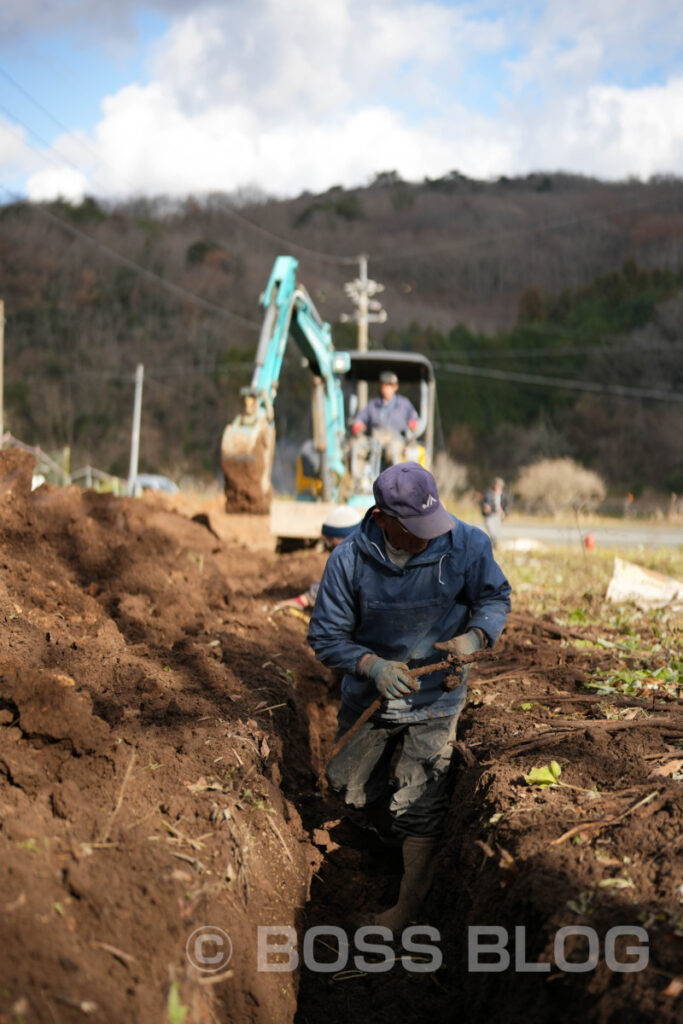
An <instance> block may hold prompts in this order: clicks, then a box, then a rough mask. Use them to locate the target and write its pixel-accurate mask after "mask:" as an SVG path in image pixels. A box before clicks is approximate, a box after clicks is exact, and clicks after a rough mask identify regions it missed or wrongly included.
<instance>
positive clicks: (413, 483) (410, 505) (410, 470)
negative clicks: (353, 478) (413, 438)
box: [373, 462, 455, 540]
mask: <svg viewBox="0 0 683 1024" xmlns="http://www.w3.org/2000/svg"><path fill="white" fill-rule="evenodd" d="M373 491H374V494H375V502H376V504H377V508H378V509H380V510H381V511H382V512H386V514H387V515H389V516H393V517H394V518H395V519H398V521H399V523H400V524H401V526H403V527H404V528H405V529H406V530H409V531H410V533H412V534H413V535H414V536H415V537H419V538H420V540H433V539H434V537H440V536H441V534H442V533H448V531H449V530H452V529H453V526H454V525H455V521H454V519H453V516H452V515H450V514H449V513H448V512H447V511H446V509H445V508H444V507H443V505H442V504H441V502H440V501H439V492H438V491H437V489H436V480H435V479H434V477H433V476H432V474H431V473H430V472H429V471H428V470H426V469H425V468H424V467H423V466H420V465H419V464H418V463H417V462H399V463H397V464H396V465H395V466H389V468H388V469H385V470H384V472H383V473H380V475H379V476H378V477H377V479H376V480H375V482H374V484H373Z"/></svg>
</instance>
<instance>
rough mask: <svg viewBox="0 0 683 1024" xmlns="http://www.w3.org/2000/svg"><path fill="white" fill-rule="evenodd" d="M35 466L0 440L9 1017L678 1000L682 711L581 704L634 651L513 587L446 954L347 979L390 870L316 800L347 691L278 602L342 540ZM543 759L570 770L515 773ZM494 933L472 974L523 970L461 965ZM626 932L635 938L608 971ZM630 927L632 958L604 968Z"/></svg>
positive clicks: (464, 742) (455, 807) (454, 813)
mask: <svg viewBox="0 0 683 1024" xmlns="http://www.w3.org/2000/svg"><path fill="white" fill-rule="evenodd" d="M30 481H31V462H30V460H29V459H28V458H27V457H26V456H25V455H23V454H22V453H19V452H4V453H2V454H0V534H1V536H2V560H1V561H0V623H1V626H2V636H3V643H2V647H1V648H0V687H1V689H0V708H1V710H0V723H1V724H0V880H1V884H0V929H1V934H2V949H3V955H2V960H1V962H0V1021H2V1024H5V1022H7V1024H10V1022H12V1024H14V1022H17V1021H26V1022H30V1021H39V1022H41V1024H43V1022H45V1024H54V1022H58V1024H62V1022H71V1021H82V1020H91V1021H96V1022H121V1021H135V1022H140V1024H152V1022H155V1024H157V1022H159V1021H168V1022H169V1024H176V1022H180V1021H184V1022H185V1024H204V1022H221V1024H222V1022H224V1021H240V1022H241V1021H253V1022H258V1024H260V1022H266V1021H268V1022H277V1024H280V1022H283V1024H284V1022H288V1021H298V1022H300V1024H317V1022H320V1021H323V1020H324V1021H326V1022H330V1024H332V1022H335V1021H342V1020H347V1019H353V1018H354V1017H355V1018H357V1019H363V1020H372V1021H378V1022H381V1021H387V1022H388V1021H393V1022H396V1021H401V1022H402V1021H406V1022H408V1021H418V1020H419V1021H422V1020H424V1019H425V1018H431V1019H432V1020H435V1021H448V1022H450V1021H455V1020H456V1019H459V1018H460V1017H461V1016H462V1015H463V1013H466V1014H467V1016H468V1018H469V1020H471V1021H473V1022H475V1024H476V1022H478V1021H484V1020H486V1021H487V1022H490V1021H511V1022H512V1021H522V1020H524V1021H545V1020H548V1019H550V1018H551V1017H555V1018H557V1019H561V1020H565V1019H566V1020H569V1019H573V1018H574V1017H575V1016H576V1015H577V1014H581V1015H582V1017H583V1019H586V1020H591V1021H600V1022H603V1021H605V1022H607V1021H613V1020H614V1021H616V1020H617V1019H619V1020H623V1019H627V1020H629V1021H641V1020H642V1021H654V1020H655V1019H657V1020H659V1021H664V1022H667V1021H673V1020H674V1019H677V1018H678V1017H679V1013H680V999H679V992H680V990H681V987H682V986H681V983H680V982H679V981H678V980H677V979H678V978H679V977H680V975H681V974H683V964H682V962H681V957H682V948H683V935H682V933H683V927H682V922H681V917H682V916H683V915H682V913H681V903H680V900H681V896H682V894H681V890H680V883H681V872H680V866H681V829H680V824H681V799H680V781H678V780H677V779H676V778H675V776H676V775H677V774H680V757H679V758H678V759H677V754H679V753H680V751H679V748H678V747H677V743H678V742H679V741H680V738H681V737H682V736H683V714H682V713H681V706H680V704H679V703H678V702H676V701H669V702H665V701H664V700H659V699H655V698H656V694H655V697H654V698H653V699H652V700H650V701H648V702H646V706H642V705H641V704H640V703H639V702H638V701H637V700H634V699H631V698H628V699H623V700H620V699H618V698H614V699H610V700H609V701H606V700H604V699H602V698H599V697H597V696H596V695H595V694H588V693H587V692H586V690H585V689H584V688H583V683H584V682H585V680H586V679H587V678H589V677H590V675H591V673H592V672H594V671H595V669H596V666H599V665H600V664H602V665H603V666H604V664H605V663H607V662H609V661H610V659H611V660H613V661H618V659H619V658H620V657H621V655H620V654H619V652H618V648H605V647H601V648H595V647H592V646H590V645H585V646H581V645H580V641H582V640H583V641H584V642H585V641H586V640H589V639H590V638H591V628H590V627H583V628H580V629H572V630H568V629H567V628H565V627H562V626H559V625H557V623H555V622H554V621H552V620H550V619H548V620H539V619H535V618H534V617H533V616H531V615H530V614H529V613H528V612H525V609H524V608H523V607H522V605H521V603H519V602H517V601H516V602H515V606H514V607H515V612H514V614H513V615H512V616H511V618H510V622H509V624H508V627H507V629H506V631H505V633H504V635H503V637H502V639H501V641H500V643H499V645H498V648H497V660H496V661H495V662H491V663H487V664H481V665H480V666H477V671H476V672H475V671H472V672H471V675H470V701H469V704H468V707H467V709H466V712H465V713H464V714H463V716H462V719H461V731H460V742H459V744H458V747H457V748H456V751H455V755H456V756H455V759H454V773H453V797H452V802H451V805H450V810H449V815H448V819H447V824H446V829H445V833H444V836H443V840H442V843H441V847H440V851H439V859H438V870H437V874H436V878H435V882H434V885H433V887H432V891H431V893H430V895H429V897H428V900H427V903H426V905H425V907H424V912H423V915H422V917H423V920H422V921H420V922H419V923H420V924H426V925H429V926H431V927H432V928H434V929H436V930H437V931H438V934H439V938H438V941H436V942H435V946H436V948H437V949H438V953H439V959H440V960H441V963H440V965H439V964H437V962H436V959H435V958H434V954H433V953H431V954H430V953H426V954H425V953H423V955H422V956H419V957H418V956H416V955H414V954H413V956H411V964H410V965H409V966H410V967H415V966H416V965H421V966H423V967H424V966H426V967H427V968H429V969H427V970H424V971H421V972H419V971H415V970H410V969H407V967H406V964H405V962H404V961H403V960H402V956H404V955H405V951H404V950H403V948H402V945H401V941H400V939H399V940H398V941H397V942H396V944H394V945H393V946H392V947H391V949H392V951H393V952H392V954H391V955H390V956H388V957H387V954H386V952H385V953H384V954H378V956H377V957H376V958H375V959H376V961H377V962H379V961H380V960H384V961H387V964H388V969H385V971H384V972H383V973H378V972H376V971H375V970H374V969H365V970H363V969H360V970H359V969H358V968H357V967H356V965H355V964H354V956H355V955H356V950H355V949H354V938H353V927H352V926H351V923H350V922H351V920H352V919H354V918H355V917H356V916H357V915H358V914H361V915H363V914H371V913H372V912H373V911H376V910H378V909H380V908H383V907H385V906H387V905H388V904H389V903H390V902H391V901H392V899H393V897H394V896H395V893H396V890H397V887H398V881H399V877H400V862H399V859H398V856H397V853H396V851H394V850H391V849H389V848H386V847H384V846H383V845H382V844H381V843H380V842H379V840H378V839H377V838H376V837H375V836H374V834H372V833H366V832H364V831H362V830H360V829H358V828H357V827H356V826H355V825H354V824H352V823H351V822H350V821H348V820H347V819H346V818H345V817H344V816H343V814H342V809H341V806H340V804H339V802H338V798H337V797H336V796H335V795H334V794H332V793H330V792H329V790H328V789H327V786H326V783H325V778H324V765H325V761H326V758H327V756H328V755H329V751H330V750H331V747H332V743H333V736H334V727H335V716H336V706H337V703H338V698H339V694H338V690H337V687H336V683H335V680H334V679H333V678H332V676H331V674H330V673H328V672H327V671H326V670H325V669H323V668H321V666H320V665H319V663H317V662H316V660H315V658H314V656H313V654H312V652H311V651H310V649H309V648H308V647H307V645H306V629H307V623H306V622H305V621H304V620H303V619H302V618H301V617H299V616H297V615H294V614H290V613H289V612H278V613H273V611H272V609H273V606H274V605H275V604H277V603H278V602H279V601H281V600H282V599H284V598H286V597H289V596H292V595H294V594H296V593H298V592H299V591H301V590H303V589H304V588H305V587H306V586H308V584H310V583H311V582H312V581H313V580H314V579H316V578H319V576H320V575H321V573H322V570H323V567H324V556H323V555H322V554H321V553H319V552H317V551H314V550H309V551H306V552H303V553H298V554H297V553H292V554H288V555H280V556H278V555H276V554H275V553H274V552H273V551H271V550H269V548H268V546H267V545H264V544H263V527H260V526H259V525H256V526H254V523H253V522H251V523H245V524H242V527H241V533H240V526H239V525H238V526H237V527H236V525H235V520H233V521H232V522H229V521H228V518H229V517H226V516H224V515H223V514H222V513H221V512H220V509H219V507H217V506H216V507H210V508H208V514H207V509H206V508H204V510H203V512H202V513H201V515H200V517H199V518H198V519H197V520H195V521H193V520H192V518H191V515H192V512H193V511H196V510H195V509H192V508H189V507H184V506H182V504H179V503H178V502H176V503H175V507H170V505H171V501H170V499H161V498H156V499H153V500H150V501H139V500H136V501H134V500H131V499H114V498H112V497H110V496H102V495H96V494H93V493H89V492H85V493H82V492H80V491H78V490H77V489H76V488H69V489H65V490H59V489H53V488H49V487H46V486H44V487H41V488H39V489H38V490H37V491H35V492H33V493H31V491H30ZM252 518H253V519H255V518H256V517H252ZM602 635H603V637H604V630H603V634H602ZM552 761H554V762H557V765H558V766H559V767H561V769H562V772H561V775H560V776H559V778H558V779H557V781H558V782H559V783H563V785H554V786H552V787H548V788H540V787H539V786H536V785H531V784H529V783H528V782H526V781H525V778H524V776H525V775H528V774H529V772H530V770H531V769H532V768H534V767H540V766H544V765H549V764H550V763H551V762H552ZM676 766H677V767H678V769H679V770H678V771H677V770H676ZM315 926H318V927H320V928H324V929H327V930H328V931H329V930H330V929H333V928H335V927H336V928H341V929H342V930H343V931H344V933H345V934H347V935H348V938H349V944H350V949H349V952H348V959H347V961H346V962H344V963H342V960H341V959H340V956H339V951H338V949H337V944H336V940H335V933H334V932H332V933H331V934H328V935H327V936H326V935H325V934H322V935H320V938H319V939H318V940H317V941H315V942H314V943H313V942H312V943H310V948H309V951H308V952H309V956H308V960H309V963H308V964H307V963H306V962H305V958H304V957H303V951H304V944H305V941H306V940H305V936H306V934H307V933H310V930H311V929H312V928H313V927H315ZM482 926H487V927H496V928H498V929H499V931H498V939H497V941H498V943H499V945H500V947H501V948H500V949H499V952H498V953H497V954H495V955H489V956H488V957H487V956H483V955H482V956H480V957H479V961H480V962H478V963H477V964H475V965H474V966H479V967H481V966H482V964H483V963H484V961H487V960H488V961H497V962H498V964H499V966H500V964H501V963H502V964H503V965H504V958H505V952H507V953H509V954H510V957H511V963H510V965H509V966H507V967H506V969H505V970H498V971H492V970H472V969H471V968H472V966H473V964H472V963H471V962H470V959H471V957H472V953H473V950H472V940H471V931H470V929H471V928H473V927H482ZM577 926H580V927H582V928H583V929H584V934H583V935H581V934H578V933H577ZM259 927H261V928H263V927H270V928H271V929H277V928H278V927H279V928H282V929H285V930H288V934H289V936H290V937H291V936H292V935H295V936H296V937H297V943H298V944H297V949H298V953H299V954H301V955H300V959H301V961H302V962H301V963H300V965H299V967H298V968H297V969H296V970H294V971H290V970H279V971H274V970H272V969H265V970H264V969H261V970H259V966H261V967H262V968H264V967H265V968H268V967H270V968H272V967H273V966H275V965H277V961H278V960H279V961H280V966H285V967H287V966H288V964H287V962H286V961H287V957H286V956H284V955H281V956H279V957H274V956H272V955H270V956H268V955H266V956H265V958H264V957H263V949H261V954H262V961H261V963H260V964H259V945H258V931H257V929H258V928H259ZM516 927H517V928H524V929H525V934H524V942H523V947H524V948H523V960H521V961H520V962H519V963H518V965H517V969H515V953H516V952H517V955H518V956H520V955H521V954H520V948H521V946H522V942H521V938H520V934H519V933H517V939H518V941H517V943H516V944H515V928H516ZM567 927H571V934H570V935H569V936H568V937H567V938H566V939H565V940H564V941H563V943H562V944H561V946H559V947H558V946H557V944H556V941H555V939H556V936H557V933H558V932H559V930H560V929H562V928H567ZM615 927H622V928H626V929H627V930H628V929H630V930H633V928H634V927H639V928H642V929H643V930H644V931H645V933H646V935H647V941H646V943H644V942H643V940H642V939H641V940H638V939H634V938H633V937H631V938H629V937H628V936H623V937H621V938H619V939H618V940H617V941H616V943H615V949H614V956H613V957H611V958H609V957H607V956H606V948H605V946H606V943H605V940H606V936H607V934H608V932H609V930H610V929H612V928H615ZM201 929H204V931H203V932H202V931H200V930H201ZM503 929H504V932H503V931H502V930H503ZM591 929H592V933H594V934H595V935H596V936H597V939H598V941H599V946H600V948H599V957H598V961H597V963H596V964H593V963H592V962H590V961H589V962H588V966H589V967H590V968H591V969H590V970H584V971H583V972H580V973H579V972H577V970H576V969H575V968H576V967H578V966H581V964H585V963H586V962H587V959H588V950H587V943H588V942H589V940H590V941H592V939H590V934H592V933H591V931H590V930H591ZM586 930H588V933H589V934H586ZM501 935H507V944H506V947H505V949H503V948H502V944H503V939H502V938H501ZM486 941H489V942H490V941H492V939H491V938H490V937H489V938H488V939H487V940H486ZM638 944H640V945H641V946H643V945H646V947H647V964H646V965H642V964H640V965H638V966H643V969H642V970H637V971H627V972H623V971H620V970H618V969H614V968H615V966H616V967H618V966H619V965H620V964H622V963H623V962H627V961H629V960H634V959H636V958H637V957H635V956H633V955H631V956H629V954H628V953H627V952H626V946H631V947H634V946H636V945H638ZM558 952H559V954H560V959H559V963H558V955H557V954H558ZM230 954H231V955H230ZM392 956H395V959H393V960H392ZM228 957H229V959H228ZM501 958H502V959H501ZM562 958H564V959H562ZM368 960H369V961H370V962H371V965H370V966H371V967H372V966H374V964H373V963H372V961H373V958H372V957H368ZM608 960H609V961H610V962H609V963H608ZM641 960H642V950H641ZM535 963H540V964H541V965H545V966H547V967H548V970H547V971H546V970H544V969H543V968H540V969H539V968H532V969H530V968H529V965H533V964H535ZM610 963H611V966H610ZM367 966H368V965H366V967H367ZM385 966H386V965H385ZM488 966H490V964H489V965H488ZM494 966H495V963H494ZM330 967H331V968H332V969H331V970H329V969H328V968H330ZM432 968H435V969H432Z"/></svg>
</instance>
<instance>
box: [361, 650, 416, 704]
mask: <svg viewBox="0 0 683 1024" xmlns="http://www.w3.org/2000/svg"><path fill="white" fill-rule="evenodd" d="M358 671H359V674H360V675H362V676H365V677H366V679H372V681H373V683H374V684H375V686H376V687H377V689H378V691H379V693H380V694H381V695H382V697H384V698H385V700H396V699H397V698H398V697H403V696H405V694H406V693H410V692H411V691H412V690H417V689H418V686H419V683H418V682H417V680H416V679H413V677H412V676H411V674H410V669H409V668H408V666H407V665H406V664H405V662H403V661H386V660H385V659H384V658H378V657H377V655H376V654H371V655H369V656H368V657H367V658H365V659H364V660H363V664H362V665H361V666H360V668H359V670H358Z"/></svg>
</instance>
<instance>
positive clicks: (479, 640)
mask: <svg viewBox="0 0 683 1024" xmlns="http://www.w3.org/2000/svg"><path fill="white" fill-rule="evenodd" d="M434 646H435V647H436V646H437V645H436V644H434ZM448 646H449V648H450V649H451V650H454V651H455V653H456V654H460V655H466V654H474V652H475V651H478V650H479V649H480V648H481V647H483V646H484V642H483V633H482V632H481V630H479V629H468V630H467V632H466V633H461V634H460V636H456V637H453V639H452V640H450V641H449V642H448Z"/></svg>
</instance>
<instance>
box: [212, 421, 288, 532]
mask: <svg viewBox="0 0 683 1024" xmlns="http://www.w3.org/2000/svg"><path fill="white" fill-rule="evenodd" d="M226 435H228V436H229V440H228V441H227V442H226V437H225V436H224V438H223V450H222V453H221V466H222V470H223V478H224V481H225V507H226V510H227V511H228V512H233V513H240V512H247V513H252V514H258V515H266V514H267V513H268V511H269V509H270V501H271V498H272V493H273V492H272V487H271V484H270V474H271V469H272V466H273V454H274V451H275V430H274V427H273V426H272V425H271V424H267V423H264V424H261V427H260V430H259V431H258V432H257V433H256V434H255V435H252V434H249V433H247V432H242V431H240V430H238V429H237V428H233V427H228V428H227V429H226Z"/></svg>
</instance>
